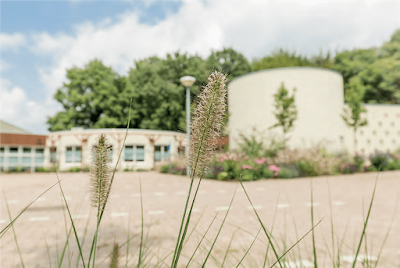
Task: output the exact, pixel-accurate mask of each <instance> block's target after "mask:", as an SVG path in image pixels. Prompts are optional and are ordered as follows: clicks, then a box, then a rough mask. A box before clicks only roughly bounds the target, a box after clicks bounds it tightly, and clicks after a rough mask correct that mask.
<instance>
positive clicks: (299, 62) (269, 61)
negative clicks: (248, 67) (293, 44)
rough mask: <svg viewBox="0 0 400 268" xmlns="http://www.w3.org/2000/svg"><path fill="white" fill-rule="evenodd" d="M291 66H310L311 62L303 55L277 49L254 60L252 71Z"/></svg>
mask: <svg viewBox="0 0 400 268" xmlns="http://www.w3.org/2000/svg"><path fill="white" fill-rule="evenodd" d="M292 66H312V62H311V61H310V60H309V59H307V57H305V56H301V55H299V56H298V55H296V53H294V52H293V53H291V52H289V51H286V50H283V49H279V50H278V51H275V52H273V53H272V55H271V56H267V57H264V58H262V59H260V60H255V61H253V63H252V69H253V71H258V70H264V69H271V68H280V67H292Z"/></svg>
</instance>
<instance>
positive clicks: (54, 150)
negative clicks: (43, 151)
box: [50, 147, 57, 163]
mask: <svg viewBox="0 0 400 268" xmlns="http://www.w3.org/2000/svg"><path fill="white" fill-rule="evenodd" d="M56 162H57V148H56V147H51V148H50V163H56Z"/></svg>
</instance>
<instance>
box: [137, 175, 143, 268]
mask: <svg viewBox="0 0 400 268" xmlns="http://www.w3.org/2000/svg"><path fill="white" fill-rule="evenodd" d="M139 187H140V211H141V217H142V229H141V235H140V248H139V260H138V265H137V267H138V268H139V267H140V265H141V264H142V257H143V256H142V254H143V197H142V180H141V179H140V177H139Z"/></svg>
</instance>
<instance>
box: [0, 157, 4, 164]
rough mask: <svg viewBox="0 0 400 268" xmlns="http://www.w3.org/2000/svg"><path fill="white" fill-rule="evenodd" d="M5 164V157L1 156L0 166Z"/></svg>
mask: <svg viewBox="0 0 400 268" xmlns="http://www.w3.org/2000/svg"><path fill="white" fill-rule="evenodd" d="M3 163H4V156H0V164H3Z"/></svg>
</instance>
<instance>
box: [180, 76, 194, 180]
mask: <svg viewBox="0 0 400 268" xmlns="http://www.w3.org/2000/svg"><path fill="white" fill-rule="evenodd" d="M179 80H180V81H181V83H182V85H184V86H185V87H186V135H187V145H186V150H185V153H186V161H187V163H186V174H187V176H188V177H189V178H190V167H189V162H188V159H189V146H190V87H191V86H192V85H193V84H194V82H196V78H194V77H193V76H184V77H181V79H179Z"/></svg>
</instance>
